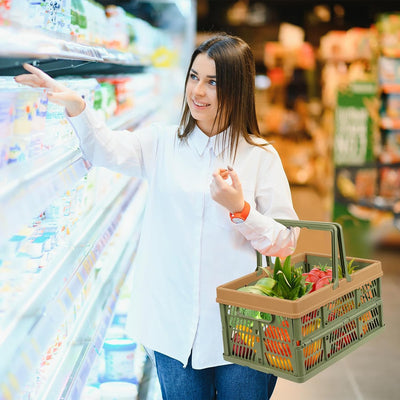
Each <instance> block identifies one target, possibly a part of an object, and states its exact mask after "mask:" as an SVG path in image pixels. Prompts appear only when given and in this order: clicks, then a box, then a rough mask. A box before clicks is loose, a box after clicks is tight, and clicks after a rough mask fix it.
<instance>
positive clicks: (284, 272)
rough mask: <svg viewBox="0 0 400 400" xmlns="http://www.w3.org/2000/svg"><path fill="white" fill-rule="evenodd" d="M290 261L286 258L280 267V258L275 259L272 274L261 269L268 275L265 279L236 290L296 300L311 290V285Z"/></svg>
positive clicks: (301, 271) (300, 270)
mask: <svg viewBox="0 0 400 400" xmlns="http://www.w3.org/2000/svg"><path fill="white" fill-rule="evenodd" d="M290 260H291V258H290V256H288V257H286V259H285V261H284V263H283V265H282V263H281V260H280V258H279V257H277V258H276V260H275V265H274V270H273V272H271V270H270V269H268V268H263V269H264V271H265V272H266V273H267V275H268V276H267V277H263V278H261V279H259V280H258V281H257V282H256V283H255V284H253V285H249V286H243V287H241V288H239V289H238V290H239V291H243V292H250V293H255V294H261V295H267V296H272V297H279V298H281V299H287V300H296V299H298V298H300V297H302V296H304V295H305V294H307V293H308V292H310V291H311V290H312V287H313V285H312V283H311V282H307V281H306V277H305V276H303V269H302V268H301V267H300V268H296V267H294V266H293V265H291V263H290Z"/></svg>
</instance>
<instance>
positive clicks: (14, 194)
mask: <svg viewBox="0 0 400 400" xmlns="http://www.w3.org/2000/svg"><path fill="white" fill-rule="evenodd" d="M89 169H90V164H89V163H88V162H87V161H85V160H84V159H83V157H82V153H81V151H80V150H79V149H74V150H69V151H66V150H65V148H64V149H62V148H59V149H54V151H49V152H48V153H46V154H45V155H43V157H41V158H39V159H37V160H34V161H26V162H21V163H16V164H14V165H10V166H7V167H6V168H3V170H1V171H0V182H6V176H7V177H8V182H7V183H6V184H5V185H4V186H2V187H1V188H0V205H1V207H0V220H1V221H2V229H1V231H0V243H2V242H4V241H5V240H7V239H9V238H10V237H11V235H13V234H15V232H16V230H18V229H19V228H20V227H22V226H24V225H26V224H27V223H28V222H29V221H31V220H32V218H34V217H35V216H37V215H39V214H40V213H41V212H42V211H43V210H44V209H45V208H46V206H47V205H48V204H50V202H51V201H52V200H53V199H55V198H56V197H57V196H59V195H61V194H62V193H64V192H65V191H67V190H68V189H70V188H71V187H72V186H73V185H74V184H75V183H76V182H77V181H79V179H81V178H82V177H84V176H85V175H86V174H87V172H88V170H89ZM11 177H12V180H10V178H11Z"/></svg>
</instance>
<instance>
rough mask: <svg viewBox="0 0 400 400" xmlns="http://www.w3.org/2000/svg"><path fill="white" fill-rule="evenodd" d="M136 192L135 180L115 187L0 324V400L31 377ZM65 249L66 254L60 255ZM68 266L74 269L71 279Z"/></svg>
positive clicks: (138, 185)
mask: <svg viewBox="0 0 400 400" xmlns="http://www.w3.org/2000/svg"><path fill="white" fill-rule="evenodd" d="M140 186H141V182H140V181H139V180H133V181H129V180H128V179H126V180H125V182H121V184H120V185H116V187H115V188H114V191H113V193H112V194H110V195H109V196H108V197H107V198H106V199H105V201H104V203H103V205H102V206H100V207H97V208H95V209H94V210H93V212H91V213H88V214H87V216H86V218H84V219H82V221H81V223H80V224H79V226H77V229H76V231H77V232H78V234H76V235H75V236H74V237H73V238H71V242H70V243H68V247H65V248H60V249H59V255H60V259H59V262H58V263H56V265H52V266H50V267H48V268H47V269H46V270H47V271H48V272H47V274H46V273H44V271H43V272H42V274H43V277H42V276H41V278H42V279H41V282H40V285H39V287H37V288H35V290H31V291H29V293H26V296H25V298H23V299H21V301H20V302H18V304H16V307H15V309H14V310H10V312H9V313H8V314H7V315H6V316H5V318H4V319H3V321H8V323H7V326H6V327H5V329H4V330H3V332H2V333H1V337H0V353H1V354H2V363H1V369H0V393H2V397H0V398H1V399H13V398H15V397H14V396H15V395H16V393H18V392H19V391H20V390H22V387H23V384H24V383H26V382H28V381H29V378H30V377H31V375H32V374H33V373H34V372H35V371H34V366H37V365H38V363H39V362H40V357H41V356H42V354H43V353H44V352H45V351H46V349H47V347H48V345H49V341H51V338H52V336H54V334H55V332H56V331H57V328H58V327H59V326H60V325H61V323H62V322H63V320H64V319H65V318H66V315H67V313H68V312H69V311H70V310H71V308H72V307H73V304H74V300H75V299H76V297H77V296H78V295H79V293H80V292H81V290H82V289H83V287H84V285H85V282H87V280H88V279H89V276H90V274H91V273H93V267H94V264H95V262H96V261H97V260H98V258H99V256H100V254H101V252H102V250H103V249H104V246H105V244H106V243H107V241H108V240H109V238H110V236H111V234H112V233H113V232H114V231H115V229H116V227H117V226H118V223H119V220H120V218H121V213H122V212H123V211H124V210H125V208H126V207H127V206H128V204H129V202H130V201H131V199H132V197H133V196H134V194H135V192H136V191H137V190H138V188H139V187H140ZM142 206H143V204H142ZM141 211H142V210H141V208H140V207H138V210H137V212H138V213H139V214H140V213H141ZM67 248H68V249H71V250H70V251H69V252H68V251H67V254H64V255H63V254H62V253H63V252H65V251H66V250H67ZM55 259H57V257H55ZM71 265H74V270H73V272H72V273H71V272H70V269H71ZM32 289H33V288H32ZM2 325H3V327H4V326H5V324H4V322H3V324H2ZM27 338H29V340H27ZM10 366H11V367H10Z"/></svg>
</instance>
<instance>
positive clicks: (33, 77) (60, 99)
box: [14, 63, 86, 117]
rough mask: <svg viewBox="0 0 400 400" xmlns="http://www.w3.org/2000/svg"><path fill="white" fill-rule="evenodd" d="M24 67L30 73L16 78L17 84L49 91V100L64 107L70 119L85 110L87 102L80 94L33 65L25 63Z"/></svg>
mask: <svg viewBox="0 0 400 400" xmlns="http://www.w3.org/2000/svg"><path fill="white" fill-rule="evenodd" d="M23 67H24V68H25V69H26V70H27V71H28V72H30V73H29V74H21V75H18V76H16V77H15V78H14V79H15V81H16V82H18V83H21V84H23V85H27V86H30V87H41V88H44V89H47V91H48V92H47V95H48V97H49V100H51V101H52V102H53V103H56V104H59V105H61V106H64V107H65V109H66V111H67V114H68V115H69V116H70V117H74V116H77V115H79V114H80V113H81V112H82V111H83V110H84V109H85V107H86V104H85V101H84V100H83V99H82V97H81V96H80V95H79V94H78V93H76V92H75V91H73V90H71V89H69V88H68V87H66V86H64V85H62V84H61V83H59V82H57V81H56V80H55V79H53V78H52V77H51V76H49V75H47V74H46V73H45V72H43V71H42V70H41V69H39V68H36V67H34V66H33V65H30V64H26V63H25V64H24V65H23Z"/></svg>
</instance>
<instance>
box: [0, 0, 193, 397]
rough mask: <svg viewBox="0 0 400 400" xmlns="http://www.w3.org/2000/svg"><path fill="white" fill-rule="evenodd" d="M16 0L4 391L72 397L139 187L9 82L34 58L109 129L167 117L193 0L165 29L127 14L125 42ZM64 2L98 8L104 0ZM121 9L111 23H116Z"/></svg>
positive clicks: (7, 159) (2, 193)
mask: <svg viewBox="0 0 400 400" xmlns="http://www.w3.org/2000/svg"><path fill="white" fill-rule="evenodd" d="M6 3H7V2H6ZM17 3H18V4H19V3H21V1H20V2H18V1H13V2H10V3H7V4H11V6H10V7H9V8H8V9H7V8H5V7H6V5H4V4H3V3H2V4H1V6H0V11H1V16H2V18H0V42H1V43H2V46H1V47H2V48H1V49H0V75H1V76H0V94H1V96H0V98H1V100H0V183H1V186H0V221H1V229H0V293H1V295H0V353H1V355H2V357H1V361H0V399H2V400H10V399H30V400H33V399H40V400H44V399H49V400H50V399H51V400H54V399H79V398H80V396H81V393H82V391H83V389H84V386H85V383H86V381H87V379H88V376H89V374H90V370H91V368H92V366H93V364H94V363H95V361H96V359H97V358H98V355H99V354H100V353H101V350H102V346H103V342H104V338H105V336H106V332H107V329H108V328H109V326H110V323H111V320H112V318H113V315H114V312H115V307H116V304H117V300H118V297H119V294H120V291H121V287H122V286H123V284H124V282H125V280H126V277H127V276H128V275H129V272H130V271H131V269H132V265H134V258H135V252H136V248H137V244H138V240H139V237H140V227H141V220H142V214H143V210H144V207H145V202H146V192H147V187H146V184H145V182H143V181H141V180H140V179H136V178H131V177H127V176H124V175H122V174H119V173H114V172H111V171H108V170H106V169H104V168H97V167H93V166H92V165H91V164H90V163H89V162H88V161H86V160H85V159H84V157H83V155H82V153H81V151H80V149H79V147H78V141H77V138H76V137H75V135H74V134H73V131H72V128H71V126H70V125H69V123H68V121H67V120H66V118H65V115H64V112H63V110H62V109H61V107H58V106H57V105H54V104H52V103H49V102H48V98H47V93H46V91H44V90H40V89H32V88H27V87H21V86H20V85H17V84H16V83H15V82H14V81H13V79H12V77H13V76H15V75H17V74H19V73H22V71H23V68H22V64H23V63H24V62H30V63H32V64H33V65H36V66H38V67H39V68H41V69H42V70H44V71H46V72H47V73H48V74H49V75H51V76H53V77H54V78H56V79H60V80H62V81H63V83H64V84H66V85H68V86H70V87H72V88H74V89H76V90H79V91H80V93H81V94H82V95H84V96H85V100H86V101H87V102H88V103H89V104H91V105H92V106H93V108H94V109H95V110H96V112H97V113H98V116H99V118H102V119H104V120H105V121H106V123H107V124H108V125H109V126H110V127H111V128H113V129H129V130H133V129H136V128H137V127H139V126H143V125H144V124H148V123H150V122H151V121H152V120H153V119H154V118H157V119H158V118H162V119H163V120H166V122H168V118H169V119H173V118H175V117H176V115H177V114H178V111H179V110H178V109H179V107H180V100H179V96H180V95H181V90H180V89H181V87H180V85H181V84H183V81H184V79H183V72H182V65H181V62H180V61H179V60H177V59H176V58H174V52H175V51H176V50H175V49H176V48H175V47H174V46H176V45H177V44H181V45H183V44H185V46H187V43H188V41H191V40H192V39H193V37H194V33H193V32H194V25H193V17H192V14H193V8H194V2H189V3H190V6H189V10H186V12H187V13H188V14H186V17H185V18H187V24H186V25H185V26H184V29H183V30H182V31H180V32H173V33H172V34H171V35H169V34H168V32H167V33H166V32H164V31H162V30H161V29H156V28H153V27H150V25H149V24H147V23H145V22H144V21H139V20H138V19H136V21H133V20H134V19H135V18H133V17H132V18H129V23H130V24H132V23H133V22H135V23H133V27H132V26H130V27H129V26H128V27H127V25H129V24H126V26H125V28H126V31H125V33H128V40H127V44H126V45H127V46H128V47H126V48H121V46H120V44H118V41H117V45H116V44H115V43H116V42H115V41H114V42H112V41H110V40H109V41H108V42H104V41H103V42H99V41H98V39H96V37H97V38H98V37H99V36H98V35H97V36H96V35H95V34H93V31H91V32H92V33H90V32H89V31H86V32H82V30H81V31H80V29H83V28H82V26H80V27H76V26H75V27H74V28H72V25H73V23H72V21H74V23H76V21H77V20H74V19H73V18H72V20H70V22H69V23H70V27H71V31H70V32H71V35H70V36H68V34H66V32H65V31H62V30H58V31H57V30H56V28H55V26H56V25H57V24H58V23H59V22H57V21H60V20H61V19H62V18H61V17H65V15H62V14H59V12H60V11H57V12H58V14H57V15H56V14H54V13H55V12H56V11H54V10H53V11H52V12H54V13H53V14H54V15H53V19H51V18H50V19H49V15H47V22H46V23H47V25H46V26H38V24H40V23H39V22H38V21H39V20H40V18H39V17H38V16H36V17H35V18H31V19H26V18H25V20H24V21H16V18H15V14H13V12H15V10H16V9H15V8H13V6H15V5H16V4H17ZM28 3H29V2H28ZM42 3H43V4H44V3H46V2H42ZM60 3H62V4H63V6H65V5H68V4H69V5H70V6H71V4H70V2H60ZM72 3H73V6H74V7H77V3H79V4H82V5H83V6H84V7H83V9H84V8H85V6H86V7H89V9H90V10H92V11H93V10H96V12H94V11H93V15H97V17H99V16H100V15H102V14H101V12H100V13H99V11H101V9H102V7H101V6H100V5H99V4H96V3H93V2H84V1H83V2H81V1H78V2H76V1H74V2H72ZM171 3H174V2H171ZM178 3H179V2H178ZM18 4H17V5H18ZM32 4H33V2H32ZM88 4H89V5H88ZM30 6H31V5H30ZM32 7H33V6H32ZM90 7H91V8H90ZM77 9H78V11H79V9H80V10H82V8H80V7H77V8H76V9H75V11H76V10H77ZM87 9H88V8H86V10H87ZM31 11H32V10H31V9H29V12H31ZM47 11H48V12H47V14H49V13H51V12H50V11H51V10H50V11H49V10H47ZM103 11H104V9H103ZM64 13H66V15H67V16H70V15H72V16H73V15H74V14H73V13H72V12H71V8H67V10H66V11H65V10H64ZM70 13H71V14H70ZM30 15H31V16H32V15H35V14H30ZM93 15H92V18H91V19H90V18H89V19H88V21H87V24H86V29H89V27H90V26H91V24H92V25H93ZM124 15H125V14H124V12H123V10H122V9H119V8H116V9H112V13H111V14H110V15H107V16H106V17H108V18H110V19H112V21H113V23H114V29H116V28H115V26H116V25H118V24H116V22H117V21H121V18H124ZM188 16H189V17H188ZM75 17H76V15H75ZM57 18H58V20H57ZM102 18H103V16H102ZM118 18H120V19H119V20H118ZM89 20H90V21H91V22H90V23H89ZM41 21H42V22H43V20H41ZM124 21H125V20H124ZM64 22H65V18H64ZM109 22H110V21H109ZM66 23H68V18H67V22H66ZM35 24H36V25H35ZM49 24H50V25H49ZM51 24H53V25H51ZM83 25H85V24H83ZM146 28H147V33H148V34H147V35H146V34H144V32H145V31H146ZM92 29H95V28H93V26H92ZM135 29H136V31H135ZM132 32H133V33H132ZM72 33H73V35H72ZM90 34H92V36H90ZM129 35H131V36H129ZM132 35H133V36H132ZM117 37H118V35H117ZM132 37H134V39H132ZM141 37H142V38H143V37H145V38H146V41H147V43H146V44H145V45H144V44H143V43H141V42H140V38H141ZM150 37H151V38H152V40H150ZM10 39H11V40H10ZM131 39H132V40H131ZM142 40H145V39H142ZM149 43H150V44H151V46H149ZM129 46H131V47H129ZM143 48H146V49H147V53H146V54H145V53H141V52H140V51H139V50H140V49H143ZM150 50H151V51H150ZM184 55H185V54H180V56H184ZM161 61H162V62H161ZM176 79H180V84H179V85H178V84H172V85H171V82H172V83H175V80H176ZM166 98H168V101H166V100H165V99H166ZM167 105H168V107H167ZM166 117H168V118H167V119H166ZM132 295H134V294H132Z"/></svg>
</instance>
